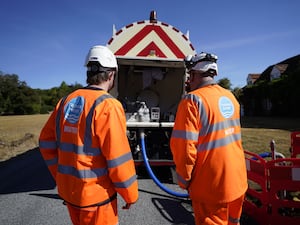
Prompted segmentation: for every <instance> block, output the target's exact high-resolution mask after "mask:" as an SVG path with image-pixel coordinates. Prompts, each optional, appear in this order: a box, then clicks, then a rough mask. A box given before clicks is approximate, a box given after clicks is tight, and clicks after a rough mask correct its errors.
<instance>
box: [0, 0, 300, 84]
mask: <svg viewBox="0 0 300 225" xmlns="http://www.w3.org/2000/svg"><path fill="white" fill-rule="evenodd" d="M299 9H300V1H299V0H285V1H283V0H251V1H241V0H226V1H224V0H215V1H202V0H189V1H179V0H152V1H143V0H126V1H103V0H102V1H101V0H1V2H0V71H1V72H2V73H3V74H16V75H18V76H19V80H20V81H25V82H26V84H27V85H28V86H29V87H31V88H40V89H50V88H52V87H58V86H60V84H61V83H62V82H63V81H64V82H66V83H67V84H75V83H79V84H82V85H86V82H85V78H86V72H85V71H86V70H85V67H84V60H85V57H86V55H87V53H88V50H89V49H90V47H92V46H93V45H98V44H100V45H106V44H107V42H108V41H109V39H110V38H111V36H112V32H113V25H115V27H116V30H120V29H121V28H122V27H124V26H126V25H128V24H131V23H133V22H136V21H141V20H148V19H149V15H150V12H151V11H152V10H155V11H156V15H157V19H158V20H159V21H161V22H164V23H167V24H170V25H172V26H174V27H176V28H177V29H179V30H180V31H181V32H182V33H184V34H185V33H187V32H189V37H190V41H191V43H192V44H193V46H194V48H195V50H196V52H197V53H200V52H202V51H205V52H209V53H214V54H216V55H217V56H218V58H219V59H218V67H219V74H218V76H217V77H216V80H219V79H222V78H228V79H229V80H230V82H231V84H232V88H235V87H243V86H245V85H246V79H247V76H248V74H249V73H262V72H263V71H264V70H265V69H266V68H267V67H268V66H270V65H274V64H276V63H278V62H281V61H283V60H285V59H287V58H290V57H293V56H295V55H299V54H300V25H299V24H300V12H299Z"/></svg>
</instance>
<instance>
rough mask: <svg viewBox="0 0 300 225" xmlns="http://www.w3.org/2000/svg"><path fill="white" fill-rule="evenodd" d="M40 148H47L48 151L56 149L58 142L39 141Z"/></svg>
mask: <svg viewBox="0 0 300 225" xmlns="http://www.w3.org/2000/svg"><path fill="white" fill-rule="evenodd" d="M39 147H40V148H47V149H56V148H57V143H56V141H42V140H40V141H39Z"/></svg>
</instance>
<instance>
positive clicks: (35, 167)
mask: <svg viewBox="0 0 300 225" xmlns="http://www.w3.org/2000/svg"><path fill="white" fill-rule="evenodd" d="M0 177H1V180H2V181H1V182H0V194H10V193H19V192H29V191H40V190H49V189H53V188H55V182H54V180H53V178H52V176H51V174H50V172H49V171H48V168H47V166H46V164H45V162H44V160H43V158H42V156H41V154H40V152H39V149H38V148H34V149H31V150H29V151H27V152H25V153H23V154H21V155H19V156H16V157H14V158H11V159H9V160H7V161H4V162H0Z"/></svg>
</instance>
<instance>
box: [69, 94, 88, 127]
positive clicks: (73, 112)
mask: <svg viewBox="0 0 300 225" xmlns="http://www.w3.org/2000/svg"><path fill="white" fill-rule="evenodd" d="M83 107H84V98H83V97H81V96H79V97H76V98H73V99H71V101H69V102H68V104H67V105H65V108H64V113H65V119H66V120H67V121H68V122H69V123H72V124H75V123H77V122H78V120H79V117H80V115H81V113H82V111H83Z"/></svg>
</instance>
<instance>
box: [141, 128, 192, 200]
mask: <svg viewBox="0 0 300 225" xmlns="http://www.w3.org/2000/svg"><path fill="white" fill-rule="evenodd" d="M141 145H142V155H143V159H144V162H145V165H146V169H147V172H148V174H149V175H150V177H151V178H152V180H153V181H154V183H155V184H156V185H157V186H158V187H160V189H162V190H163V191H165V192H166V193H168V194H170V195H173V196H176V197H180V198H188V197H189V195H188V194H187V193H179V192H175V191H172V190H170V189H168V188H167V187H166V186H164V185H163V184H162V183H161V182H160V181H159V180H158V179H157V177H156V176H155V174H154V173H153V171H152V169H151V167H150V164H149V162H148V157H147V154H146V147H145V133H144V132H141Z"/></svg>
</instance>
